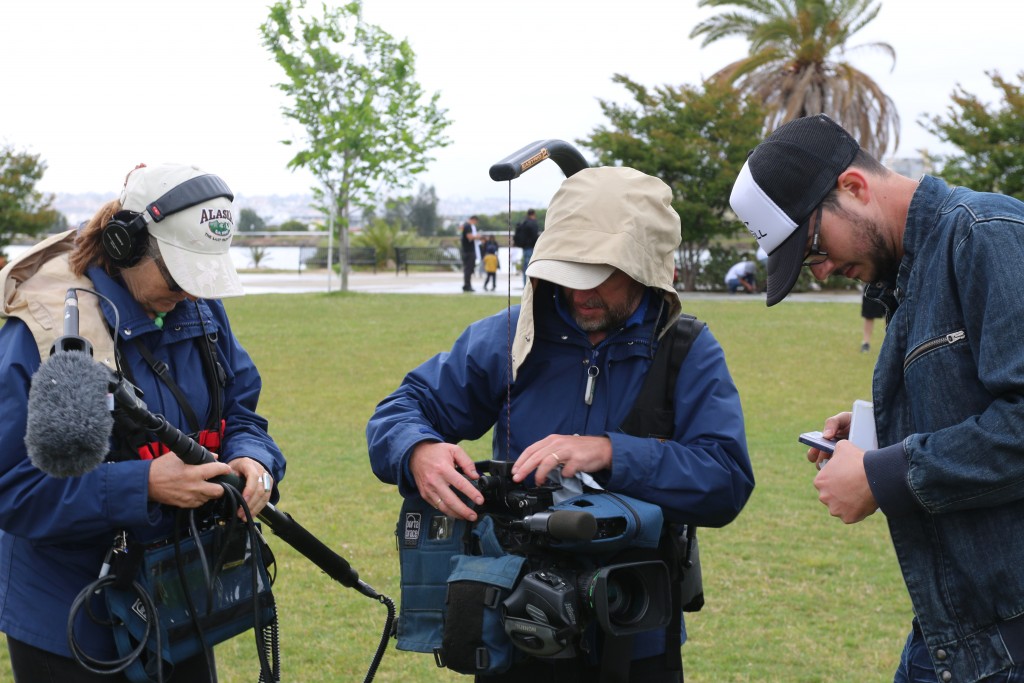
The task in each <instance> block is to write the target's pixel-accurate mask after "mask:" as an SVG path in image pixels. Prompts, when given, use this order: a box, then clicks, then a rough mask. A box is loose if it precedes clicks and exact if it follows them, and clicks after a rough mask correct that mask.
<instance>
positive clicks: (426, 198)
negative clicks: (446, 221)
mask: <svg viewBox="0 0 1024 683" xmlns="http://www.w3.org/2000/svg"><path fill="white" fill-rule="evenodd" d="M437 204H438V200H437V191H436V190H435V189H434V186H433V185H431V186H430V187H427V186H425V185H420V190H419V192H417V193H416V196H414V197H413V198H412V199H410V200H409V211H408V216H407V219H408V222H409V225H411V226H412V227H413V228H414V229H415V230H416V234H417V235H420V236H421V237H430V236H431V235H434V234H436V233H437V229H438V227H439V226H440V225H441V217H440V216H438V215H437Z"/></svg>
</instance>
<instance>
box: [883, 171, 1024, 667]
mask: <svg viewBox="0 0 1024 683" xmlns="http://www.w3.org/2000/svg"><path fill="white" fill-rule="evenodd" d="M904 248H905V255H904V257H903V259H902V261H901V263H900V267H899V273H898V276H897V280H896V282H895V288H894V290H893V291H890V292H889V294H890V295H893V296H891V297H890V301H894V303H895V305H896V307H895V309H894V310H893V309H892V308H890V310H889V316H888V317H889V324H888V330H887V332H886V338H885V342H884V344H883V345H882V349H881V352H880V354H879V358H878V364H877V366H876V367H875V374H874V380H873V390H872V393H873V399H874V408H875V421H876V428H877V431H878V443H879V447H880V448H879V450H875V451H869V452H868V453H867V454H866V455H865V460H864V464H865V468H866V470H867V475H868V481H869V483H870V485H871V489H872V492H873V493H874V495H875V497H876V499H877V500H878V503H879V506H880V508H881V510H882V511H883V512H884V513H885V515H886V518H887V521H888V524H889V530H890V533H891V535H892V540H893V545H894V546H895V549H896V554H897V556H898V558H899V562H900V567H901V569H902V572H903V578H904V580H905V581H906V584H907V589H908V590H909V592H910V597H911V600H912V601H913V605H914V610H915V612H916V614H917V617H918V620H919V622H920V625H921V629H922V632H923V634H924V638H925V641H926V643H927V645H928V648H929V651H930V654H931V658H932V663H933V665H934V666H935V671H936V674H937V676H938V680H940V681H954V682H956V681H959V682H963V683H970V682H973V681H977V680H979V679H981V678H984V677H986V676H990V675H992V674H994V673H996V672H998V671H1000V670H1003V669H1006V668H1008V667H1010V666H1013V665H1014V664H1016V665H1018V666H1020V665H1021V664H1022V663H1024V618H1022V616H1024V570H1022V567H1024V344H1022V343H1021V338H1022V325H1021V321H1022V320H1024V296H1022V289H1021V279H1020V276H1019V274H1020V272H1021V269H1022V267H1024V203H1021V202H1019V201H1017V200H1015V199H1012V198H1010V197H1005V196H1001V195H995V194H985V193H979V192H973V191H971V190H967V189H964V188H951V187H949V186H947V185H946V184H945V183H943V182H942V181H941V180H938V179H936V178H932V177H928V176H925V177H924V178H923V179H922V181H921V184H920V187H919V188H918V190H917V192H916V193H915V194H914V198H913V200H912V202H911V204H910V210H909V213H908V216H907V222H906V233H905V235H904ZM893 297H894V298H893Z"/></svg>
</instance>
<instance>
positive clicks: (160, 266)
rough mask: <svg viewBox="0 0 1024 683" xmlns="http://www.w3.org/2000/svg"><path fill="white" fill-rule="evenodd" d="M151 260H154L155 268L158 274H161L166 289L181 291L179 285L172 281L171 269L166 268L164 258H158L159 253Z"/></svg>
mask: <svg viewBox="0 0 1024 683" xmlns="http://www.w3.org/2000/svg"><path fill="white" fill-rule="evenodd" d="M153 260H154V261H156V267H157V270H159V271H160V274H161V275H162V276H163V278H164V283H165V284H166V285H167V289H169V290H171V291H172V292H180V291H182V289H181V286H180V285H179V284H178V283H177V282H175V281H174V278H173V277H171V271H169V270H167V264H165V263H164V260H163V259H162V258H160V256H159V254H158V255H156V256H154V257H153Z"/></svg>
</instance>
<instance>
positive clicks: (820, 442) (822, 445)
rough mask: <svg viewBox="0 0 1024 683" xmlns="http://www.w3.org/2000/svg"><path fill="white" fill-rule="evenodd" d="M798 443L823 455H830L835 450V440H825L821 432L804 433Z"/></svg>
mask: <svg viewBox="0 0 1024 683" xmlns="http://www.w3.org/2000/svg"><path fill="white" fill-rule="evenodd" d="M799 441H800V443H803V444H807V445H808V446H812V447H814V448H817V449H818V450H819V451H824V452H825V453H831V452H832V451H834V450H835V448H836V442H835V439H826V438H825V437H823V436H822V435H821V432H804V433H803V434H801V435H800V437H799Z"/></svg>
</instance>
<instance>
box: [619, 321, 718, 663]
mask: <svg viewBox="0 0 1024 683" xmlns="http://www.w3.org/2000/svg"><path fill="white" fill-rule="evenodd" d="M705 326H706V325H705V324H704V323H703V322H702V321H700V320H698V319H697V318H695V317H693V316H692V315H686V314H683V315H680V317H679V319H678V320H677V321H676V324H675V325H673V326H672V328H671V329H669V330H668V331H667V332H666V333H665V335H664V336H663V337H662V339H661V343H659V344H658V349H657V350H656V351H655V353H654V360H653V362H652V363H651V367H650V369H649V370H648V371H647V376H646V377H645V378H644V383H643V385H642V386H641V388H640V394H639V395H638V396H637V399H636V402H635V403H634V404H633V408H632V409H631V410H630V412H629V415H627V416H626V419H625V420H623V421H622V425H621V426H620V427H619V429H620V430H621V431H622V432H624V433H626V434H632V435H634V436H641V437H649V438H658V439H671V438H672V432H673V431H674V429H675V410H674V406H675V388H676V382H677V380H678V377H679V369H680V368H681V367H682V365H683V361H684V360H686V356H687V354H689V352H690V348H691V347H692V346H693V342H694V340H695V339H696V338H697V335H699V334H700V333H701V331H702V330H703V329H704V327H705ZM689 531H690V533H694V532H695V531H696V530H694V529H690V530H689ZM678 544H679V539H678V538H677V537H675V535H674V529H673V525H671V524H667V523H666V524H663V525H662V533H661V539H660V540H659V548H658V554H659V555H660V556H661V559H662V560H664V561H665V563H666V564H667V565H668V567H669V573H670V578H671V581H670V583H671V586H672V594H671V601H672V612H671V614H672V617H671V619H670V620H669V625H668V626H667V627H666V628H665V667H666V669H667V670H669V671H681V670H682V657H681V654H680V652H679V648H680V647H681V645H682V642H681V641H682V625H681V621H682V613H683V607H684V605H683V604H682V590H681V588H682V586H681V578H682V577H681V575H680V571H681V567H682V562H683V561H684V558H685V559H689V557H688V555H689V549H688V548H687V549H686V550H683V549H681V548H679V545H678ZM684 553H685V554H684ZM698 561H699V560H698ZM605 659H607V657H605ZM625 659H626V661H627V662H628V661H629V652H626V655H625ZM603 680H604V675H603V672H602V681H603Z"/></svg>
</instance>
